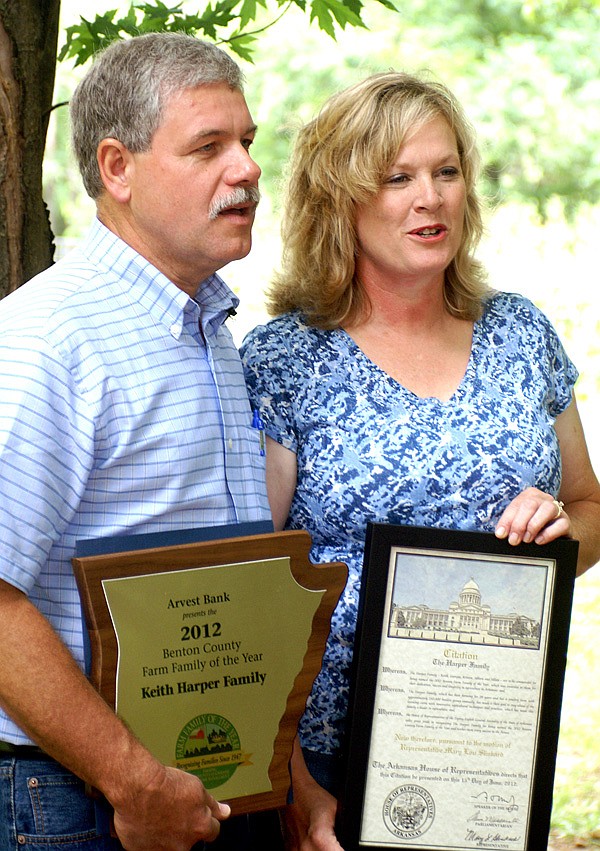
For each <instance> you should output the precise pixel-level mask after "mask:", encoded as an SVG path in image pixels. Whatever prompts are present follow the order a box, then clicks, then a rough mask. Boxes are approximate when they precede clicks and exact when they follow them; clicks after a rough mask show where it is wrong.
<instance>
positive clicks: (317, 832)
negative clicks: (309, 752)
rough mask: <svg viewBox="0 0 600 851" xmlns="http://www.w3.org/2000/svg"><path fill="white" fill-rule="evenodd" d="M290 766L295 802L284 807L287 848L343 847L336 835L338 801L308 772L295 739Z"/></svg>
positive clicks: (328, 850)
mask: <svg viewBox="0 0 600 851" xmlns="http://www.w3.org/2000/svg"><path fill="white" fill-rule="evenodd" d="M290 767H291V770H292V786H293V791H294V803H293V804H288V806H287V807H286V808H285V810H284V811H283V828H284V837H285V848H286V851H343V849H342V846H341V845H340V843H339V842H338V840H337V838H336V835H335V817H336V813H337V807H338V802H337V800H336V799H335V798H334V797H333V795H331V794H330V793H329V792H327V791H326V790H325V789H323V787H322V786H319V784H318V783H317V782H316V780H314V779H313V777H312V776H311V774H310V773H309V771H308V769H307V768H306V763H305V762H304V757H303V755H302V749H301V747H300V745H299V743H298V739H296V741H295V742H294V750H293V753H292V759H291V762H290Z"/></svg>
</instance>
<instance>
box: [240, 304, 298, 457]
mask: <svg viewBox="0 0 600 851" xmlns="http://www.w3.org/2000/svg"><path fill="white" fill-rule="evenodd" d="M240 355H241V358H242V363H243V366H244V376H245V379H246V385H247V387H248V395H249V397H250V404H251V406H252V409H253V410H258V411H260V415H261V417H262V419H263V422H264V424H265V433H266V434H267V435H268V436H269V437H271V438H272V439H273V440H276V441H277V443H280V444H281V445H282V446H284V447H285V448H286V449H290V450H291V451H292V452H296V451H297V448H298V436H297V430H296V428H295V423H294V411H293V407H292V400H293V399H294V395H295V394H294V388H295V386H296V377H297V370H296V369H294V368H293V364H292V357H291V354H290V349H289V333H288V330H287V328H286V325H285V324H284V322H283V321H279V320H273V321H272V322H269V323H268V324H267V325H259V326H257V327H256V328H255V329H254V330H253V331H250V333H249V334H247V336H246V337H245V338H244V341H243V343H242V346H241V348H240Z"/></svg>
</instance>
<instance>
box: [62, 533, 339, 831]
mask: <svg viewBox="0 0 600 851" xmlns="http://www.w3.org/2000/svg"><path fill="white" fill-rule="evenodd" d="M310 545H311V540H310V536H309V534H308V533H307V532H303V531H296V532H275V533H269V534H260V535H249V536H245V537H238V538H226V539H220V540H209V541H203V542H201V543H186V544H180V545H174V546H166V547H156V548H152V549H136V550H131V551H127V552H118V553H108V554H101V555H87V556H83V557H76V558H74V559H73V567H74V571H75V576H76V579H77V583H78V586H79V590H80V594H81V599H82V606H83V611H84V616H85V620H86V623H87V627H88V634H89V639H90V647H91V651H90V661H91V665H90V679H91V681H92V684H93V685H94V686H95V688H96V689H97V690H98V691H99V692H100V694H101V695H102V697H103V698H104V699H105V700H106V702H107V703H108V704H109V705H110V706H111V707H113V708H114V709H115V711H116V712H117V714H118V715H119V716H120V717H122V718H123V720H124V721H125V722H126V723H127V724H128V725H129V727H130V728H131V729H132V730H133V732H134V733H135V734H136V735H137V736H138V738H139V739H140V740H141V741H142V742H143V743H144V744H145V745H146V746H147V747H148V749H149V750H150V751H151V752H152V753H153V754H154V755H155V756H156V757H157V758H158V759H160V760H161V761H162V762H164V763H165V764H169V765H174V766H177V767H179V768H182V769H184V770H186V771H190V772H191V773H193V774H196V775H197V776H198V777H199V778H200V779H201V780H202V782H203V783H204V785H205V786H206V787H207V788H208V789H209V790H210V791H211V794H213V795H214V796H215V797H216V798H217V799H218V800H221V801H227V802H228V803H229V804H230V805H231V808H232V812H233V814H234V815H239V814H241V813H249V812H256V811H259V810H267V809H272V808H277V807H281V806H283V805H284V804H285V803H286V798H287V794H288V789H289V786H290V777H289V770H288V763H289V758H290V755H291V750H292V744H293V740H294V737H295V735H296V729H297V725H298V721H299V719H300V717H301V715H302V713H303V711H304V707H305V703H306V699H307V697H308V695H309V693H310V691H311V688H312V684H313V681H314V679H315V677H316V676H317V674H318V672H319V670H320V667H321V660H322V657H323V653H324V650H325V644H326V641H327V638H328V635H329V630H330V621H331V616H332V613H333V610H334V608H335V606H336V604H337V601H338V599H339V597H340V595H341V593H342V590H343V588H344V586H345V583H346V579H347V568H346V566H345V565H343V564H337V563H336V564H328V565H315V564H312V563H311V562H310V561H309V559H308V554H309V550H310Z"/></svg>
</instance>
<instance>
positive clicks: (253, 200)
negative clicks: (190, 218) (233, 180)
mask: <svg viewBox="0 0 600 851" xmlns="http://www.w3.org/2000/svg"><path fill="white" fill-rule="evenodd" d="M259 201H260V192H259V190H258V188H257V187H256V186H247V187H241V186H240V187H238V189H234V190H233V192H230V193H229V195H223V197H222V198H217V199H216V201H213V203H212V204H211V205H210V208H209V210H208V218H209V219H210V220H211V221H212V220H213V219H216V218H217V216H218V215H219V213H221V212H223V210H226V209H227V208H228V207H239V206H240V205H242V204H258V202H259Z"/></svg>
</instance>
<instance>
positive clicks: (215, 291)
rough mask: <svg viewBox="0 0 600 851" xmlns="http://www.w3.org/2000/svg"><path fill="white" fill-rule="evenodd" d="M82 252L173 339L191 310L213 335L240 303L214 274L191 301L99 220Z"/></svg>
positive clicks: (200, 287) (205, 330)
mask: <svg viewBox="0 0 600 851" xmlns="http://www.w3.org/2000/svg"><path fill="white" fill-rule="evenodd" d="M81 248H82V250H83V252H84V254H85V255H86V257H88V259H89V260H91V261H92V262H93V263H94V265H96V266H100V267H102V268H103V269H104V270H106V272H108V273H109V275H111V277H113V278H115V279H117V280H119V281H121V282H123V284H124V285H126V286H127V288H128V290H129V292H130V293H131V297H132V299H134V300H135V301H137V302H139V303H140V304H141V305H143V306H144V307H145V308H146V310H148V312H149V313H151V314H152V315H153V316H155V317H157V318H158V319H159V320H160V321H161V322H163V323H164V324H165V325H167V326H168V328H169V331H170V333H171V334H172V335H173V336H174V337H175V338H176V339H179V337H180V336H181V333H182V330H183V325H184V320H185V314H186V313H187V312H189V311H190V310H192V311H198V312H199V318H200V322H201V325H202V329H203V331H204V332H205V333H206V332H207V331H208V329H209V328H212V329H213V330H214V331H216V330H217V328H218V327H219V326H220V325H222V324H223V322H224V321H225V320H226V319H227V318H228V316H230V315H231V312H232V311H235V309H236V308H237V306H238V305H239V303H240V300H239V298H238V297H237V296H236V295H235V294H234V293H233V292H232V290H230V289H229V287H228V286H227V284H226V283H225V282H224V281H223V279H222V278H221V277H220V276H219V275H217V274H213V275H210V276H209V277H208V278H206V279H205V280H204V281H201V282H200V283H199V284H198V290H197V292H196V297H195V298H193V299H192V298H190V297H189V296H188V295H187V293H185V292H184V291H183V290H181V289H179V287H178V286H176V285H175V284H174V283H173V282H172V281H170V280H169V279H168V278H167V277H166V275H163V273H162V272H160V271H159V270H158V269H157V268H156V267H155V266H153V265H152V263H150V262H149V261H148V260H146V258H145V257H142V255H141V254H138V252H137V251H135V249H133V248H132V247H131V246H130V245H128V244H127V243H126V242H124V241H123V240H122V239H121V238H120V237H118V236H117V235H116V234H114V233H113V232H112V231H111V230H109V229H108V228H107V227H106V226H105V225H103V224H102V222H100V220H99V219H95V220H94V222H93V223H92V226H91V228H90V230H89V233H88V235H87V237H86V239H85V240H84V242H83V245H82V246H81Z"/></svg>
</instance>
